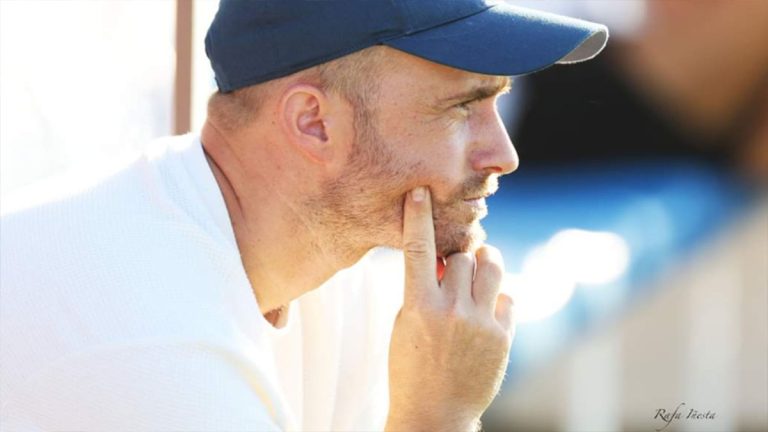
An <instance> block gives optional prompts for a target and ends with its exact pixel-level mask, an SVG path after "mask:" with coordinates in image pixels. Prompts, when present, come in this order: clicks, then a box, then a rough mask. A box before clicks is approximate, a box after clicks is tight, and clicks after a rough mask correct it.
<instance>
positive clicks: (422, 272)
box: [403, 186, 438, 300]
mask: <svg viewBox="0 0 768 432" xmlns="http://www.w3.org/2000/svg"><path fill="white" fill-rule="evenodd" d="M403 254H404V256H405V298H406V299H409V298H410V299H411V300H414V299H416V298H418V297H420V296H421V295H423V293H424V292H425V291H427V290H433V289H437V287H438V285H437V277H436V275H435V262H436V260H437V253H436V251H435V225H434V222H433V220H432V200H431V197H430V194H429V189H427V188H426V187H424V186H419V187H417V188H415V189H413V190H412V191H411V192H409V193H408V194H407V195H406V197H405V203H404V204H403Z"/></svg>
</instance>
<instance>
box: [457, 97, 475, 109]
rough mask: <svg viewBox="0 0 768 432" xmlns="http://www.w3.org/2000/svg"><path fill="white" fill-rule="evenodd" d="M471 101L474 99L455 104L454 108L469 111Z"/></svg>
mask: <svg viewBox="0 0 768 432" xmlns="http://www.w3.org/2000/svg"><path fill="white" fill-rule="evenodd" d="M472 102H475V100H468V101H464V102H462V103H459V104H456V105H454V106H455V107H456V108H458V109H460V110H461V111H465V112H469V110H470V105H472Z"/></svg>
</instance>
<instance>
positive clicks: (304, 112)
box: [278, 84, 336, 162]
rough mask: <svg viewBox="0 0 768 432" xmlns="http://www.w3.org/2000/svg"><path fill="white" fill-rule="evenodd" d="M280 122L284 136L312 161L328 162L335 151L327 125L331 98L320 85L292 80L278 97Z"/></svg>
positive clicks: (328, 125) (328, 124)
mask: <svg viewBox="0 0 768 432" xmlns="http://www.w3.org/2000/svg"><path fill="white" fill-rule="evenodd" d="M279 109H280V114H281V115H280V116H278V118H279V119H280V122H281V123H282V124H281V125H280V126H281V129H283V131H284V133H285V135H286V137H287V138H288V139H289V140H290V141H291V144H293V145H294V146H295V147H296V148H297V149H298V150H299V151H300V152H301V153H302V154H303V155H305V156H306V157H308V158H310V159H312V160H313V161H315V162H330V161H331V160H332V159H333V157H334V154H335V153H336V151H335V150H336V149H335V147H336V146H335V145H334V144H335V143H334V142H333V140H332V138H333V137H332V135H331V131H330V130H329V127H330V123H331V122H330V113H331V111H332V110H331V100H330V99H329V97H328V96H327V95H326V93H325V92H324V91H322V90H321V89H319V88H317V87H315V86H312V85H308V84H295V85H293V86H291V87H289V88H288V89H286V91H285V92H284V93H283V97H282V98H281V100H280V108H279Z"/></svg>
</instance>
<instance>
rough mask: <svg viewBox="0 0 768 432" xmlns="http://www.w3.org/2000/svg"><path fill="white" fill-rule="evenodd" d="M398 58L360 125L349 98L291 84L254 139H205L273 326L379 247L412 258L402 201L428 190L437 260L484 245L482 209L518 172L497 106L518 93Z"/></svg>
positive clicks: (208, 134)
mask: <svg viewBox="0 0 768 432" xmlns="http://www.w3.org/2000/svg"><path fill="white" fill-rule="evenodd" d="M387 55H388V56H389V57H390V58H389V59H388V61H387V65H388V67H387V68H386V70H383V71H382V72H381V76H379V77H377V80H378V82H379V85H380V86H381V89H382V91H381V92H380V95H379V97H378V100H377V101H376V103H375V106H373V107H369V111H370V112H369V115H368V117H367V120H368V121H367V122H363V124H362V125H361V124H360V123H361V122H359V121H358V122H357V123H358V124H357V125H356V124H355V121H354V118H355V110H354V108H353V106H352V105H351V104H350V103H349V102H348V101H347V100H345V99H344V98H342V97H340V96H338V95H334V94H328V93H325V92H323V91H322V90H320V89H318V88H317V87H314V86H312V85H310V84H308V83H304V82H301V81H296V80H293V79H291V78H290V77H288V78H285V79H281V80H279V81H278V85H277V86H276V88H275V90H274V91H272V92H271V94H270V96H271V97H270V98H269V100H267V101H265V109H263V110H262V112H261V113H260V115H259V117H258V118H257V119H256V120H255V121H254V122H253V124H252V125H250V126H249V127H247V128H245V129H243V130H240V131H237V132H235V133H225V132H223V130H222V128H220V127H218V126H217V125H216V124H214V123H212V122H211V121H208V122H207V123H206V125H205V126H204V129H203V133H202V141H203V144H204V148H205V150H206V153H207V155H208V157H209V162H210V163H211V166H212V168H213V171H214V175H215V177H216V180H217V182H218V183H219V186H220V188H221V190H222V194H223V196H224V200H225V203H226V205H227V209H228V211H229V214H230V218H231V220H232V224H233V230H234V233H235V238H236V239H237V243H238V247H239V249H240V252H241V256H242V261H243V264H244V267H245V270H246V273H247V274H248V278H249V280H250V282H251V285H252V286H253V288H254V292H255V294H256V297H257V300H258V303H259V306H260V308H261V310H262V312H264V313H266V312H268V311H271V310H273V309H275V308H277V307H280V306H282V305H286V304H288V303H289V302H290V301H291V300H293V299H295V298H298V297H299V296H301V295H302V294H304V293H306V292H308V291H311V290H312V289H314V288H316V287H318V286H319V285H320V284H322V282H324V281H325V280H327V279H328V278H330V277H331V276H332V275H333V274H334V273H336V272H337V271H339V270H340V269H342V268H345V267H348V266H350V265H352V264H354V263H355V262H356V261H357V260H359V259H360V258H361V257H362V256H363V255H364V254H365V253H366V252H367V251H368V250H370V249H371V248H373V247H376V246H382V245H383V246H392V247H397V248H399V247H402V229H403V220H402V209H403V199H404V197H405V194H406V193H407V192H408V191H409V190H411V189H413V188H414V187H416V186H427V187H428V188H429V190H430V191H431V194H432V200H433V203H434V206H433V215H434V223H435V241H436V245H437V252H438V255H441V256H447V255H450V254H451V253H454V252H460V251H461V252H464V251H473V250H475V249H476V248H477V247H478V246H479V245H480V244H481V243H482V241H483V240H484V233H483V231H482V228H481V227H480V224H479V220H480V219H481V218H482V217H483V216H484V215H485V214H486V209H485V206H484V203H483V201H482V200H477V199H476V200H471V199H472V198H479V197H483V196H487V195H488V194H490V193H492V192H494V191H495V189H496V187H497V178H498V176H500V175H503V174H507V173H509V172H511V171H514V170H515V169H516V167H517V164H518V159H517V154H516V152H515V150H514V147H513V146H512V143H511V142H510V140H509V138H508V136H507V133H506V131H505V130H504V127H503V125H502V123H501V120H500V119H499V116H498V113H497V111H496V106H495V98H496V96H497V95H498V94H499V93H501V92H503V91H505V90H506V89H507V88H508V86H509V79H508V78H505V77H494V76H487V75H480V74H474V73H469V72H464V71H461V70H458V69H453V68H450V67H446V66H442V65H438V64H435V63H432V62H429V61H426V60H422V59H420V58H417V57H414V56H411V55H408V54H404V53H401V52H399V51H396V50H392V49H388V53H387ZM365 123H369V126H368V127H364V124H365ZM355 126H357V128H356V127H355Z"/></svg>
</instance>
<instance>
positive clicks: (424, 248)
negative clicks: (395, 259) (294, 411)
mask: <svg viewBox="0 0 768 432" xmlns="http://www.w3.org/2000/svg"><path fill="white" fill-rule="evenodd" d="M403 253H405V255H406V256H409V257H412V258H421V257H426V256H427V255H428V254H429V243H428V242H427V241H426V240H423V239H417V240H409V241H407V242H405V244H403Z"/></svg>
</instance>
